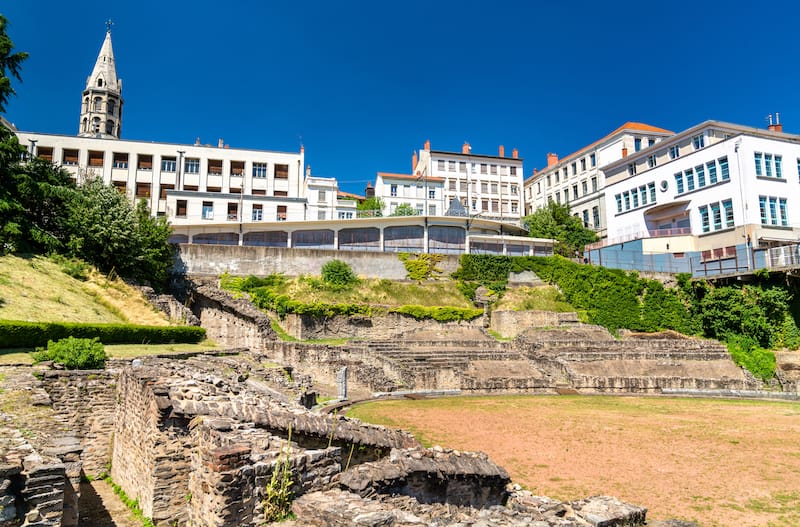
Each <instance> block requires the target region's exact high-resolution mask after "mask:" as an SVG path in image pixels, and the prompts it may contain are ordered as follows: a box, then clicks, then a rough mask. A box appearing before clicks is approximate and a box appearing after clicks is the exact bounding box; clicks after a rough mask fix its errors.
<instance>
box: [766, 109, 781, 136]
mask: <svg viewBox="0 0 800 527" xmlns="http://www.w3.org/2000/svg"><path fill="white" fill-rule="evenodd" d="M767 130H769V131H770V132H783V125H782V124H781V114H779V113H778V112H775V124H772V116H771V115H770V116H769V126H767Z"/></svg>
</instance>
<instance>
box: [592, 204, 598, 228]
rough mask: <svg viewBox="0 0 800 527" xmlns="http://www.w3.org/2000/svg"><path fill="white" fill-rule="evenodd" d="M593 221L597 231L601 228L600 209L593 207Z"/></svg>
mask: <svg viewBox="0 0 800 527" xmlns="http://www.w3.org/2000/svg"><path fill="white" fill-rule="evenodd" d="M592 221H593V224H592V225H593V226H594V228H595V229H597V228H599V227H600V207H592Z"/></svg>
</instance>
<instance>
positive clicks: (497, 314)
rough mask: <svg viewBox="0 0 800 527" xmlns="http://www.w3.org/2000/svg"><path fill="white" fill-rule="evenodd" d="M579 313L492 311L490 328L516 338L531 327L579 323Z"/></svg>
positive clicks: (505, 335)
mask: <svg viewBox="0 0 800 527" xmlns="http://www.w3.org/2000/svg"><path fill="white" fill-rule="evenodd" d="M578 323H579V322H578V314H577V313H574V312H571V313H556V312H553V311H506V310H496V311H492V316H491V319H490V321H489V329H491V330H492V331H494V332H496V333H498V334H500V335H503V336H504V337H508V338H515V337H517V336H518V335H519V334H520V333H522V332H523V331H525V330H528V329H530V328H544V327H559V326H569V325H577V324H578Z"/></svg>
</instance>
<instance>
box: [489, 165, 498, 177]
mask: <svg viewBox="0 0 800 527" xmlns="http://www.w3.org/2000/svg"><path fill="white" fill-rule="evenodd" d="M489 173H490V174H493V175H497V165H490V166H489Z"/></svg>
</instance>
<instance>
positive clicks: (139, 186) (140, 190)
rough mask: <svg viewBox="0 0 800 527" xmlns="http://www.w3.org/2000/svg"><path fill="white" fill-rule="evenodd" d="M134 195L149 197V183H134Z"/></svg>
mask: <svg viewBox="0 0 800 527" xmlns="http://www.w3.org/2000/svg"><path fill="white" fill-rule="evenodd" d="M136 197H137V198H149V197H150V183H136Z"/></svg>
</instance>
